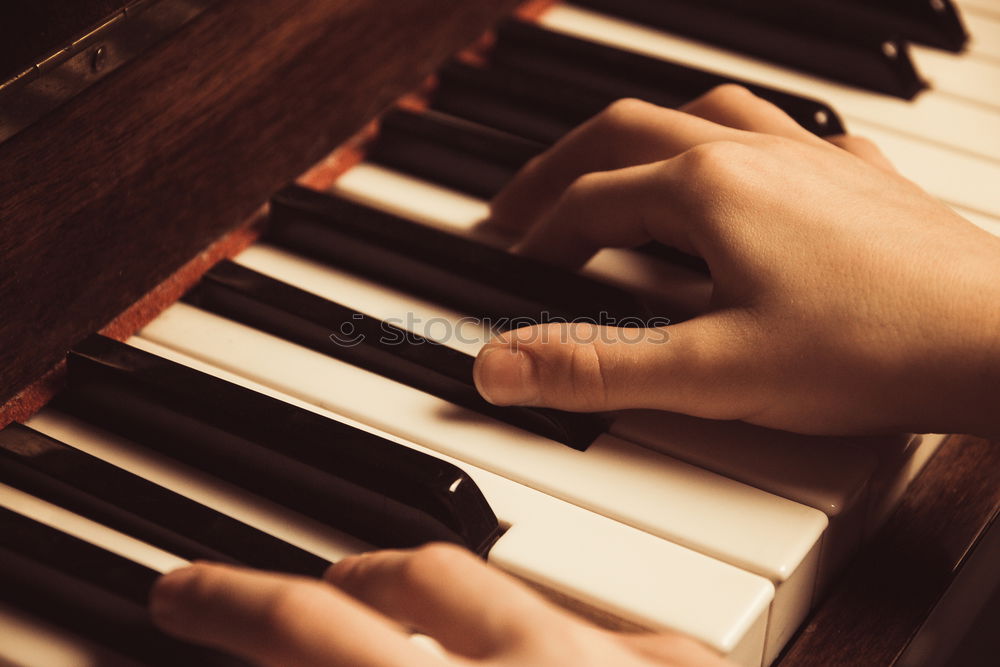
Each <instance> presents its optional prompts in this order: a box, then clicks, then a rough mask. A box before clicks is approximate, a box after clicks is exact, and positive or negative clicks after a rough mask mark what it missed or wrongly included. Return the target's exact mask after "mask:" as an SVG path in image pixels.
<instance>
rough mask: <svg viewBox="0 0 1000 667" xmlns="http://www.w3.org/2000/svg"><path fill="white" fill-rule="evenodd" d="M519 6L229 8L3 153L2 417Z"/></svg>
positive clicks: (475, 0)
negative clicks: (29, 389)
mask: <svg viewBox="0 0 1000 667" xmlns="http://www.w3.org/2000/svg"><path fill="white" fill-rule="evenodd" d="M513 4H514V3H513V2H510V1H500V2H497V1H490V0H337V1H333V0H289V1H287V2H280V3H279V2H265V1H264V0H251V1H238V0H229V1H227V2H223V3H220V4H219V5H216V6H214V7H212V8H210V9H209V10H208V11H207V12H206V14H205V15H204V16H202V17H201V18H200V19H198V20H197V21H196V22H195V23H193V24H192V25H190V26H188V27H187V28H185V29H184V31H183V32H182V33H180V34H178V35H176V36H174V37H173V38H171V39H170V40H168V41H167V42H165V43H163V44H161V45H159V46H158V47H156V48H154V49H153V50H152V51H151V52H149V53H147V54H146V55H145V56H144V57H143V58H142V59H141V61H140V62H138V63H135V64H133V65H130V66H129V67H126V68H124V69H123V70H121V71H119V72H116V73H115V74H114V75H112V76H110V77H109V78H108V79H107V80H105V81H103V82H102V83H101V84H99V85H97V86H95V87H93V88H92V89H90V90H88V91H87V92H86V93H84V94H83V95H81V96H80V97H79V98H78V99H76V100H74V102H73V103H71V104H69V105H67V106H66V107H64V108H62V109H60V110H58V111H56V112H55V113H53V114H52V115H50V116H48V117H47V118H45V119H44V120H43V121H41V122H39V123H38V124H36V125H35V126H33V127H31V128H29V129H28V130H26V131H24V132H22V133H21V134H19V135H17V136H15V137H14V138H13V139H11V140H10V141H8V142H6V143H5V144H2V145H0V174H2V178H0V260H2V262H3V271H2V273H0V311H2V318H0V368H3V373H2V374H0V404H2V403H4V402H6V401H7V400H8V399H9V398H10V397H11V396H13V395H14V394H15V393H16V392H18V391H19V390H21V389H22V388H24V387H25V386H27V385H28V384H29V383H31V382H33V381H35V380H37V379H38V378H40V377H42V376H43V375H44V374H45V373H46V372H47V371H48V370H49V369H51V368H53V367H54V366H55V365H56V364H57V363H58V362H59V360H60V359H61V358H62V357H63V355H64V354H65V351H66V350H67V349H68V348H69V347H70V346H72V345H73V344H74V343H75V342H76V341H77V340H79V339H81V338H83V337H84V336H86V335H87V334H89V333H91V332H93V331H97V330H99V329H101V328H102V327H103V326H104V325H105V324H107V323H108V322H109V321H111V320H112V319H113V318H114V317H115V316H116V315H118V314H119V313H120V312H122V311H123V310H124V309H125V308H127V307H128V306H129V305H131V304H132V303H133V302H135V301H136V300H137V299H139V298H140V297H141V296H142V295H143V294H145V293H147V292H148V291H150V290H151V289H153V288H154V287H155V286H156V285H158V284H159V283H161V282H162V281H164V280H165V279H166V278H168V277H169V276H170V275H171V274H173V273H174V272H175V271H176V270H177V269H178V268H179V267H181V266H182V265H184V264H185V263H186V262H188V261H189V260H191V259H192V258H193V257H194V256H195V255H196V254H197V253H198V252H199V251H201V250H202V249H203V248H205V247H206V246H208V245H209V244H210V243H211V242H212V241H213V240H215V239H217V238H218V237H219V236H221V235H222V234H223V233H225V232H226V231H227V230H230V229H231V228H233V227H234V226H236V225H238V224H239V223H240V222H241V221H244V220H246V219H247V218H248V217H249V216H250V215H251V214H252V213H253V211H254V210H256V209H257V208H258V207H259V206H260V205H261V204H262V203H263V202H264V201H265V200H266V198H267V196H268V195H269V194H270V193H271V192H273V191H274V190H276V189H277V188H279V187H280V186H281V185H283V184H284V183H286V182H288V181H290V180H292V179H293V178H295V177H296V176H297V175H298V174H300V173H302V172H303V171H305V170H306V169H307V168H308V167H309V166H310V165H312V164H314V163H315V162H317V161H318V160H319V159H321V158H322V157H323V156H324V155H325V154H326V153H328V152H329V151H330V150H331V149H332V148H333V147H334V146H336V145H337V144H338V143H340V142H341V141H343V140H344V139H346V138H347V137H348V136H350V135H351V134H352V133H353V132H354V131H355V130H357V129H358V128H359V127H361V126H362V125H363V124H364V122H365V121H366V120H367V119H369V118H371V117H372V116H373V115H374V114H375V113H376V112H378V111H379V110H380V109H382V108H383V107H385V106H386V105H387V104H389V103H390V102H391V101H392V100H394V99H395V98H397V97H399V96H400V95H401V94H403V93H404V92H406V91H408V90H410V89H411V88H413V87H414V86H416V85H417V84H419V82H420V81H421V80H423V78H424V77H426V76H427V75H428V74H429V73H430V72H431V71H433V70H434V69H435V67H436V66H437V65H438V64H440V63H441V62H442V61H443V60H444V59H445V58H446V57H447V56H448V55H450V54H451V53H454V52H455V51H456V50H458V49H460V48H461V47H462V46H464V45H466V44H468V43H469V42H471V41H473V40H474V39H475V38H476V37H477V36H478V35H479V34H480V33H481V31H482V30H484V29H485V28H487V27H488V26H489V25H491V24H492V23H493V22H494V21H495V20H496V19H497V18H498V17H500V16H501V15H503V14H504V13H506V12H508V11H509V10H510V9H511V8H512V7H513Z"/></svg>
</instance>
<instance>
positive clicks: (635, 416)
mask: <svg viewBox="0 0 1000 667" xmlns="http://www.w3.org/2000/svg"><path fill="white" fill-rule="evenodd" d="M236 261H237V262H238V263H240V264H243V265H245V266H248V267H250V268H252V269H254V270H257V271H260V272H261V273H264V274H267V275H269V276H271V277H273V278H276V279H278V280H281V281H283V282H286V283H289V284H291V285H294V286H296V287H299V288H300V289H304V290H306V291H308V292H312V293H313V294H317V295H319V296H322V297H324V298H327V299H330V300H334V301H336V302H337V303H340V304H342V305H345V306H348V307H350V308H354V309H356V310H359V311H361V312H364V313H366V314H368V315H371V316H373V317H377V318H379V319H383V320H389V321H392V322H393V323H394V324H397V325H401V324H400V323H403V322H407V323H409V326H404V328H406V329H408V330H410V331H413V332H414V333H418V334H422V335H428V334H429V337H430V338H433V339H434V340H437V341H438V342H441V343H443V344H445V345H449V346H451V347H455V348H456V349H460V350H462V351H463V352H466V353H468V354H476V352H477V351H478V349H479V347H480V346H481V345H482V343H483V342H485V340H486V339H487V337H488V336H489V333H488V332H487V331H484V330H479V331H478V336H479V340H478V342H477V343H473V344H469V343H471V342H472V341H471V340H469V339H466V340H462V341H457V340H456V336H455V335H454V334H453V333H449V332H454V331H456V330H457V329H458V327H459V326H461V323H462V322H464V321H467V318H465V317H463V315H462V314H460V313H455V312H453V311H449V310H447V309H444V308H441V307H440V306H437V305H435V304H432V303H427V302H424V301H421V300H419V299H414V298H413V297H409V296H408V295H405V294H402V293H401V292H399V291H396V290H394V289H391V288H387V287H385V286H382V285H378V284H377V283H373V282H370V281H368V280H366V279H364V278H360V277H358V276H355V275H352V274H350V273H347V272H345V271H342V270H339V269H336V268H333V267H329V266H326V265H323V264H320V263H317V262H312V261H310V260H308V259H305V258H302V257H299V256H296V255H294V254H293V253H289V252H286V251H283V250H279V249H277V248H272V247H270V246H266V245H262V244H258V245H256V246H253V247H251V248H248V249H247V250H246V251H244V252H243V253H242V254H240V255H239V256H238V257H237V258H236ZM429 323H433V324H429ZM468 334H469V332H465V333H464V334H463V335H468ZM610 432H611V433H612V434H614V435H617V436H619V437H621V438H623V439H625V440H629V441H631V442H635V443H638V444H641V445H643V446H646V447H649V448H650V449H653V450H655V451H660V452H663V453H665V454H668V455H670V456H673V457H676V458H679V459H681V460H683V461H686V462H688V463H693V464H694V465H697V466H699V467H702V468H706V469H708V470H711V471H713V472H717V473H720V474H722V475H725V476H726V477H729V478H731V479H735V480H738V481H741V482H744V483H746V484H749V485H751V486H754V487H756V488H759V489H763V490H766V491H768V492H770V493H774V494H776V495H779V496H781V497H783V498H788V499H790V500H794V501H796V502H799V503H802V504H804V505H808V506H809V507H814V508H816V509H819V510H821V511H822V512H823V513H824V514H826V515H827V516H828V517H829V518H830V520H831V524H830V527H829V528H828V530H827V537H826V546H825V548H826V549H827V556H829V554H830V553H831V552H832V551H835V552H836V553H837V555H838V557H837V559H836V561H835V562H831V563H830V570H831V571H833V570H835V569H836V568H837V566H839V565H840V564H841V563H842V561H843V558H846V556H847V555H848V554H850V553H851V552H852V551H853V550H854V549H855V548H856V547H857V546H858V543H859V541H860V539H861V535H862V533H863V525H864V519H865V515H864V509H865V507H866V506H867V502H868V498H867V495H866V491H867V485H868V478H869V477H870V476H871V475H872V473H873V472H874V470H875V467H876V464H877V458H876V454H875V452H876V451H878V450H888V451H881V452H880V453H882V454H883V455H884V457H886V458H890V457H891V458H892V459H893V460H896V459H898V454H899V451H900V450H901V449H902V448H903V447H904V446H905V443H906V439H905V438H883V439H874V438H869V439H857V440H856V441H853V442H852V441H851V440H850V439H847V438H816V437H808V436H801V435H796V434H791V433H782V432H777V431H771V430H769V429H763V428H759V427H755V426H750V425H748V424H743V423H740V422H715V421H709V420H703V419H696V418H693V417H686V416H683V415H676V414H670V413H663V412H655V411H635V412H631V413H627V414H623V415H621V416H618V417H617V418H616V419H615V420H614V422H613V424H612V426H611V428H610ZM883 441H884V442H883Z"/></svg>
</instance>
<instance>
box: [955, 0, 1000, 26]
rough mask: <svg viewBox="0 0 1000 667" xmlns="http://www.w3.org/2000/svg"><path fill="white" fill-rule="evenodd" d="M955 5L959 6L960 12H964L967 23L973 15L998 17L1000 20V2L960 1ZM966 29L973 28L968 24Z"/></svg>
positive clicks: (985, 0) (981, 0)
mask: <svg viewBox="0 0 1000 667" xmlns="http://www.w3.org/2000/svg"><path fill="white" fill-rule="evenodd" d="M955 4H957V5H958V7H959V10H960V11H961V12H962V17H963V18H964V19H965V20H966V21H967V22H968V19H969V17H970V16H972V15H985V16H991V17H992V16H997V17H998V18H1000V2H997V0H960V1H959V2H956V3H955ZM966 27H967V28H971V26H970V25H968V24H967V25H966Z"/></svg>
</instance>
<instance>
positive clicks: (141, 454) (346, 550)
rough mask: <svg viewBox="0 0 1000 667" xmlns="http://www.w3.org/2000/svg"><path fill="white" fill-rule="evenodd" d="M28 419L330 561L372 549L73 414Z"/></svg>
mask: <svg viewBox="0 0 1000 667" xmlns="http://www.w3.org/2000/svg"><path fill="white" fill-rule="evenodd" d="M26 424H27V425H28V426H30V427H31V428H33V429H35V430H36V431H38V432H40V433H44V434H45V435H47V436H49V437H51V438H55V439H56V440H59V441H61V442H63V443H65V444H67V445H70V446H71V447H75V448H77V449H79V450H82V451H84V452H86V453H88V454H90V455H92V456H96V457H97V458H99V459H102V460H104V461H107V462H108V463H111V464H112V465H115V466H118V467H119V468H122V469H124V470H127V471H129V472H131V473H134V474H136V475H139V476H140V477H143V478H144V479H147V480H149V481H151V482H153V483H154V484H158V485H160V486H162V487H165V488H167V489H170V490H171V491H174V492H176V493H179V494H180V495H182V496H185V497H187V498H190V499H191V500H194V501H196V502H199V503H201V504H203V505H206V506H208V507H211V508H213V509H215V510H216V511H218V512H221V513H222V514H225V515H227V516H230V517H232V518H234V519H237V520H239V521H242V522H243V523H246V524H248V525H250V526H253V527H255V528H258V529H260V530H262V531H264V532H266V533H269V534H271V535H274V536H275V537H278V538H280V539H282V540H285V541H286V542H288V543H290V544H294V545H295V546H297V547H299V548H301V549H305V550H306V551H309V552H311V553H314V554H316V555H318V556H321V557H323V558H326V559H327V560H330V561H337V560H340V559H341V558H343V557H344V556H347V555H351V554H356V553H361V552H362V551H368V550H370V549H371V546H369V545H368V544H366V543H365V542H362V541H361V540H358V539H356V538H353V537H351V536H349V535H345V534H344V533H341V532H340V531H336V530H334V529H332V528H329V527H327V526H323V525H321V524H319V523H317V522H315V521H313V520H311V519H309V518H307V517H304V516H302V515H301V514H298V513H297V512H293V511H291V510H288V509H286V508H284V507H280V506H278V505H275V504H274V503H271V502H270V501H267V500H265V499H263V498H261V497H259V496H256V495H254V494H252V493H249V492H247V491H244V490H243V489H239V488H237V487H235V486H232V485H230V484H228V483H226V482H223V481H221V480H219V479H218V478H215V477H212V476H210V475H206V474H204V473H202V472H200V471H198V470H195V469H194V468H190V467H188V466H185V465H183V464H181V463H177V462H176V461H173V460H171V459H170V458H168V457H166V456H163V455H161V454H159V453H157V452H154V451H152V450H149V449H146V448H145V447H141V446H139V445H137V444H135V443H134V442H131V441H129V440H127V439H125V438H121V437H118V436H116V435H114V434H111V433H108V432H106V431H103V430H101V429H99V428H97V427H94V426H91V425H89V424H86V423H84V422H82V421H80V420H78V419H76V418H74V417H71V416H69V415H66V414H63V413H60V412H56V411H54V410H42V411H41V412H39V413H37V414H35V415H34V416H33V417H32V418H31V419H30V420H28V421H27V422H26Z"/></svg>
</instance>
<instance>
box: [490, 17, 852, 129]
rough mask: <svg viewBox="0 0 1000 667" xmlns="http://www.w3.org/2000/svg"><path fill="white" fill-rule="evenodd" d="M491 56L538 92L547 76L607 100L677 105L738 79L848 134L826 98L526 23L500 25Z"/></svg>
mask: <svg viewBox="0 0 1000 667" xmlns="http://www.w3.org/2000/svg"><path fill="white" fill-rule="evenodd" d="M490 57H491V61H492V63H493V66H494V67H500V68H504V69H508V70H515V71H518V72H523V73H524V76H526V77H527V76H534V77H538V79H539V81H538V83H537V84H535V85H536V86H537V87H538V88H539V90H540V92H539V93H538V94H543V93H542V92H541V91H542V90H543V89H544V87H545V81H546V80H556V81H561V82H563V83H564V84H573V85H576V86H579V87H580V88H581V89H582V90H585V91H590V92H592V93H601V94H604V95H607V99H608V102H609V103H610V102H611V101H613V100H615V99H618V98H622V97H635V98H639V99H643V100H646V101H648V102H652V103H654V104H658V105H660V106H664V107H677V106H680V105H682V104H684V103H686V102H689V101H691V100H693V99H695V98H696V97H698V96H700V95H702V94H704V93H706V92H708V91H709V90H711V89H712V88H715V87H716V86H720V85H722V84H725V83H736V84H739V85H742V86H744V87H746V88H748V89H749V90H751V91H753V92H754V93H755V94H756V95H759V96H760V97H762V98H764V99H766V100H768V101H770V102H772V103H773V104H775V105H777V106H778V107H780V108H781V109H782V110H784V111H785V113H787V114H788V115H789V116H791V117H792V118H794V119H795V120H796V122H798V123H799V124H800V125H802V127H804V128H806V129H807V130H809V131H810V132H813V133H814V134H817V135H819V136H829V135H832V134H842V133H843V132H844V126H843V123H842V122H841V120H840V118H839V117H838V116H837V114H836V113H835V112H834V110H833V109H832V108H831V107H830V106H829V105H827V104H824V103H823V102H820V101H817V100H813V99H810V98H807V97H802V96H799V95H793V94H791V93H787V92H785V91H781V90H777V89H774V88H769V87H767V86H761V85H758V84H755V83H753V82H751V81H743V80H739V79H733V78H730V77H725V76H721V75H718V74H713V73H711V72H706V71H704V70H698V69H694V68H691V67H688V66H686V65H681V64H679V63H673V62H669V61H666V60H661V59H659V58H651V57H648V56H643V55H641V54H638V53H632V52H629V51H624V50H622V49H617V48H614V47H611V46H606V45H603V44H597V43H595V42H590V41H587V40H583V39H578V38H576V37H572V36H570V35H565V34H562V33H559V32H555V31H552V30H547V29H545V28H543V27H540V26H538V25H535V24H532V23H527V22H525V21H507V22H505V23H503V24H502V25H501V26H500V28H499V29H498V31H497V40H496V44H495V45H494V47H493V51H492V52H491V56H490Z"/></svg>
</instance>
